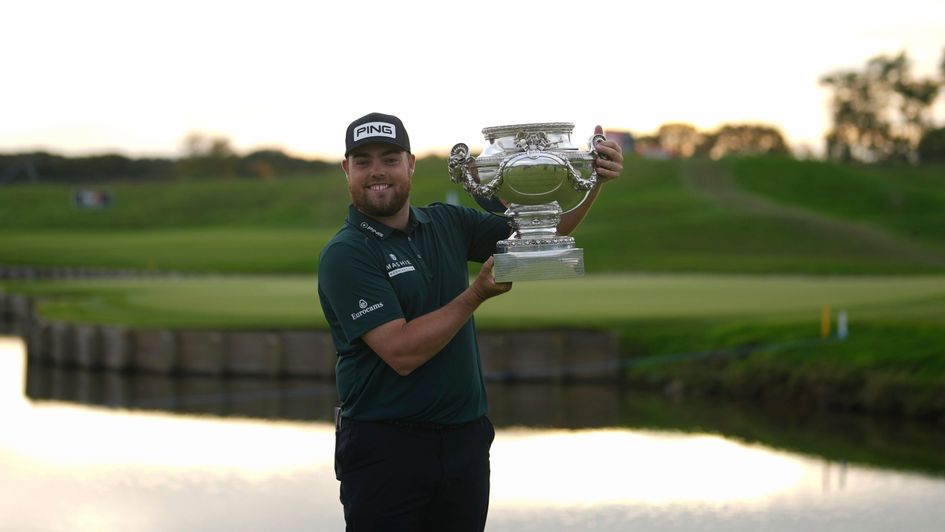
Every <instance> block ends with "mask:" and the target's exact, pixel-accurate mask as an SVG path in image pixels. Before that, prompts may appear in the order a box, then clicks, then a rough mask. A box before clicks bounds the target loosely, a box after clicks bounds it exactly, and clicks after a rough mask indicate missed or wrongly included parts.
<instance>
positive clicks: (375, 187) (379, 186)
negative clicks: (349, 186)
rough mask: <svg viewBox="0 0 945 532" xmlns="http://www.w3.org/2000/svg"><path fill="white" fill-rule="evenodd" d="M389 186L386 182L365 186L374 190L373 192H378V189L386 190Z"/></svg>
mask: <svg viewBox="0 0 945 532" xmlns="http://www.w3.org/2000/svg"><path fill="white" fill-rule="evenodd" d="M390 187H391V186H390V185H388V184H386V183H379V184H376V185H371V186H369V187H367V188H369V189H371V190H373V191H375V192H380V191H382V190H387V189H389V188H390Z"/></svg>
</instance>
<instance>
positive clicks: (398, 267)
mask: <svg viewBox="0 0 945 532" xmlns="http://www.w3.org/2000/svg"><path fill="white" fill-rule="evenodd" d="M387 257H388V258H389V259H390V262H388V263H387V276H388V277H396V276H398V275H400V274H402V273H407V272H412V271H415V269H416V268H414V267H413V264H411V263H410V260H409V259H402V260H401V259H398V258H397V255H394V254H393V253H388V254H387Z"/></svg>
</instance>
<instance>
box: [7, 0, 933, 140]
mask: <svg viewBox="0 0 945 532" xmlns="http://www.w3.org/2000/svg"><path fill="white" fill-rule="evenodd" d="M0 21H3V24H2V26H3V30H2V31H0V76H2V77H0V153H9V152H16V151H23V150H28V149H46V150H50V151H54V152H57V153H63V154H68V155H85V154H93V153H103V152H118V153H123V154H126V155H130V156H135V157H140V156H177V155H180V154H181V150H182V147H183V139H184V137H185V136H186V135H187V134H188V133H192V132H197V133H201V134H204V135H210V136H225V137H227V138H228V139H229V140H230V142H231V144H232V146H233V147H234V148H235V149H236V150H237V151H238V152H240V153H245V152H248V151H250V150H254V149H261V148H276V149H282V150H284V151H286V152H288V153H291V154H293V155H297V156H303V157H318V158H326V159H340V158H341V157H342V154H343V152H344V130H345V127H346V126H347V125H348V123H350V122H351V121H352V120H354V119H355V118H357V117H359V116H361V115H364V114H367V113H369V112H373V111H378V112H383V113H390V114H395V115H397V116H399V117H400V118H401V119H402V120H403V121H404V123H405V126H406V128H407V130H408V132H409V134H410V138H411V144H412V148H413V151H414V153H417V154H418V155H424V154H426V153H430V152H445V151H447V150H449V148H450V147H451V146H452V145H453V144H455V143H457V142H465V143H467V144H469V145H470V146H472V147H473V149H474V153H475V152H476V148H477V147H481V146H482V145H483V144H484V140H483V138H482V135H481V130H482V128H484V127H489V126H498V125H507V124H518V123H528V122H572V123H574V124H575V130H574V133H573V135H572V139H573V140H575V141H577V142H578V143H583V142H584V141H585V140H586V139H587V138H588V137H589V136H590V135H591V134H592V133H593V128H594V125H596V124H601V125H603V126H604V127H605V128H606V129H622V130H630V131H633V132H636V133H649V132H653V131H655V130H656V129H657V128H658V127H659V126H660V125H661V124H663V123H667V122H687V123H691V124H693V125H695V126H696V127H698V128H699V129H702V130H711V129H713V128H716V127H718V126H719V125H721V124H724V123H744V122H753V123H764V124H769V125H774V126H776V127H778V128H780V129H781V131H782V132H783V133H784V134H785V136H786V138H787V140H788V142H789V143H790V144H791V145H792V146H793V147H795V148H805V147H806V148H808V149H813V150H814V151H815V152H817V151H818V150H820V149H821V148H822V138H823V135H824V133H825V132H826V130H827V128H828V127H829V109H828V105H827V104H828V96H829V94H828V92H827V91H826V90H825V89H824V88H823V87H822V86H820V85H819V83H818V80H819V79H820V78H821V77H822V76H823V75H824V74H826V73H828V72H831V71H834V70H837V69H850V68H860V67H862V65H863V64H864V63H865V62H866V61H867V60H868V59H869V58H870V57H873V56H875V55H878V54H894V53H897V52H899V51H901V50H905V51H907V52H908V54H909V56H910V57H911V58H912V59H913V61H914V72H915V73H916V74H918V75H932V74H934V73H935V72H936V70H937V67H938V65H939V63H940V62H941V60H942V57H943V53H945V0H935V1H933V0H899V1H897V2H894V3H893V2H888V1H882V2H880V1H871V0H858V1H851V0H819V1H808V0H795V1H794V2H777V3H774V2H759V1H757V0H754V1H741V0H716V1H713V2H704V1H679V0H677V1H672V0H668V1H662V2H653V1H648V2H635V1H628V0H624V1H610V0H601V1H597V2H593V1H590V2H577V1H557V0H545V1H543V2H510V1H507V0H506V1H493V0H478V1H477V0H470V1H467V2H462V3H453V2H447V1H445V0H440V1H426V0H423V1H420V0H417V1H413V0H399V1H396V2H389V1H388V2H385V1H378V0H358V1H356V2H355V1H338V0H325V1H322V2H316V1H312V0H309V1H304V2H301V1H294V0H265V1H252V2H250V1H241V0H229V1H216V0H183V1H181V0H162V1H160V2H156V1H143V2H133V1H128V0H83V1H81V2H76V1H72V0H32V1H30V2H12V1H10V2H3V3H2V4H0ZM943 101H945V98H942V99H941V100H940V101H939V103H938V106H939V107H938V109H937V111H936V112H937V115H938V116H939V118H940V119H942V120H945V103H943Z"/></svg>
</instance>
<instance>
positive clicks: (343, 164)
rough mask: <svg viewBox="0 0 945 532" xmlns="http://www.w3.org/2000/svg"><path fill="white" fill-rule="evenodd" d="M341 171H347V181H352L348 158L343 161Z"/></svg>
mask: <svg viewBox="0 0 945 532" xmlns="http://www.w3.org/2000/svg"><path fill="white" fill-rule="evenodd" d="M341 169H342V170H344V171H345V179H347V180H349V181H350V180H351V178H350V177H348V158H347V157H345V158H344V159H343V160H342V161H341Z"/></svg>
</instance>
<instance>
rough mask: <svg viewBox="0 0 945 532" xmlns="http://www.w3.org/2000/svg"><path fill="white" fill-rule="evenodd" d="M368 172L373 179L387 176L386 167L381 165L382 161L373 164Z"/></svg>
mask: <svg viewBox="0 0 945 532" xmlns="http://www.w3.org/2000/svg"><path fill="white" fill-rule="evenodd" d="M368 170H369V172H368V175H370V176H371V177H384V176H385V175H386V174H385V171H386V170H385V169H384V165H383V164H381V163H380V161H374V162H372V163H371V167H370V168H369V169H368Z"/></svg>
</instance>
